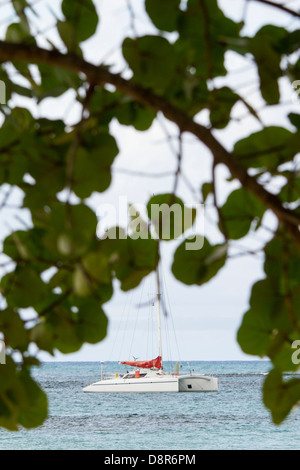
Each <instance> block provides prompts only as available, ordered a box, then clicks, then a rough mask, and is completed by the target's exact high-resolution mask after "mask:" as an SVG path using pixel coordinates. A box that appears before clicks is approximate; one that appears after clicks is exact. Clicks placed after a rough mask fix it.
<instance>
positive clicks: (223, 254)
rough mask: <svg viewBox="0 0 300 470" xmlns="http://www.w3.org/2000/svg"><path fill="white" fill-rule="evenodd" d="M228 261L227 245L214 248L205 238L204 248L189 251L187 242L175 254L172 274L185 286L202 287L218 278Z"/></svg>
mask: <svg viewBox="0 0 300 470" xmlns="http://www.w3.org/2000/svg"><path fill="white" fill-rule="evenodd" d="M196 238H202V237H200V236H199V235H198V236H196ZM199 245H200V243H199ZM226 259H227V245H215V246H213V245H211V244H210V243H209V242H208V240H207V239H206V238H204V240H203V244H202V248H200V249H198V250H189V249H187V241H186V240H185V241H184V242H183V243H182V244H181V245H180V246H179V247H178V248H177V250H176V252H175V255H174V261H173V265H172V272H173V274H174V276H175V277H176V279H178V280H179V281H181V282H183V283H184V284H187V285H192V284H196V285H199V286H200V285H202V284H204V283H206V282H208V281H209V280H210V279H212V278H213V277H214V276H216V274H217V273H218V272H219V270H220V269H221V268H222V267H223V266H224V264H225V262H226Z"/></svg>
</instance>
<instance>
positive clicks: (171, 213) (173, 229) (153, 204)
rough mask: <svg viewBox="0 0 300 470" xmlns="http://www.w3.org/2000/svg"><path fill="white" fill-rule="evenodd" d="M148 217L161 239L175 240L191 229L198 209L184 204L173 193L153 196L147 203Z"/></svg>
mask: <svg viewBox="0 0 300 470" xmlns="http://www.w3.org/2000/svg"><path fill="white" fill-rule="evenodd" d="M147 211H148V218H149V220H150V221H151V223H152V224H153V228H154V229H155V232H156V234H157V236H158V237H159V238H160V239H161V240H165V241H168V240H173V239H174V238H178V237H180V236H181V235H182V234H183V233H184V232H185V231H186V230H188V229H190V228H191V227H192V226H193V224H194V221H195V218H196V215H197V214H196V209H194V208H190V207H187V206H185V205H184V203H183V201H182V200H181V199H180V198H178V197H177V196H174V195H173V194H170V193H169V194H159V195H156V196H153V197H152V198H151V199H150V200H149V202H148V204H147Z"/></svg>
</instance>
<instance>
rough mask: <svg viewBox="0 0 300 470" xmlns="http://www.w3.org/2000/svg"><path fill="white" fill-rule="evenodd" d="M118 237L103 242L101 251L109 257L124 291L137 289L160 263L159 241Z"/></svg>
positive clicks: (117, 234) (117, 235)
mask: <svg viewBox="0 0 300 470" xmlns="http://www.w3.org/2000/svg"><path fill="white" fill-rule="evenodd" d="M119 235H120V233H119V230H118V231H117V233H116V237H115V238H114V239H112V238H106V239H104V240H101V242H100V244H101V247H102V248H101V249H102V250H104V251H105V253H106V254H107V256H108V257H109V262H110V264H111V267H112V270H113V271H114V273H115V276H116V278H117V279H119V281H121V288H122V290H124V291H127V290H130V289H133V288H135V287H137V286H138V285H139V284H140V282H141V281H142V279H143V278H144V277H146V276H147V275H148V274H150V273H151V272H152V271H153V270H154V269H155V268H156V265H157V262H158V246H157V241H156V240H154V239H153V238H149V239H142V238H137V239H132V238H130V237H127V238H123V239H122V238H121V237H120V236H119Z"/></svg>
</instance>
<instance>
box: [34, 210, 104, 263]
mask: <svg viewBox="0 0 300 470" xmlns="http://www.w3.org/2000/svg"><path fill="white" fill-rule="evenodd" d="M46 227H47V228H48V231H47V235H45V237H44V239H43V243H44V246H45V247H46V248H47V249H48V250H50V252H52V253H53V255H56V256H57V255H58V256H59V257H61V256H64V257H70V258H74V257H76V256H79V255H83V254H84V253H86V252H87V251H88V250H89V248H90V245H91V243H92V242H93V241H94V240H95V239H96V229H97V217H96V215H95V213H94V212H93V211H92V210H91V209H90V208H89V207H87V206H85V205H84V204H76V205H65V204H63V203H56V204H53V206H52V210H51V212H50V214H49V216H48V220H47V225H46Z"/></svg>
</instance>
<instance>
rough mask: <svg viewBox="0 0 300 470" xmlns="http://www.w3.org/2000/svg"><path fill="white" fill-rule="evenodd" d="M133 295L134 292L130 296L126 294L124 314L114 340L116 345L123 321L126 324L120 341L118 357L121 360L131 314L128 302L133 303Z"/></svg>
mask: <svg viewBox="0 0 300 470" xmlns="http://www.w3.org/2000/svg"><path fill="white" fill-rule="evenodd" d="M132 296H133V292H131V293H130V296H129V294H128V295H126V296H125V299H126V300H125V304H124V307H123V312H122V316H121V318H120V321H119V324H118V331H117V334H116V335H115V341H114V345H115V343H116V341H117V336H118V334H119V332H120V329H121V324H122V323H123V325H124V328H123V337H122V339H121V342H120V348H119V354H118V356H117V357H119V360H120V359H121V358H122V356H121V353H122V347H123V343H124V336H125V333H124V332H125V330H126V325H127V322H128V315H129V313H128V312H129V308H128V303H129V304H131V301H132ZM126 309H127V315H126V318H124V316H125V310H126Z"/></svg>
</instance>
